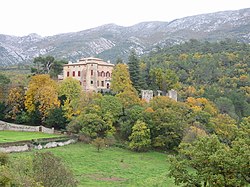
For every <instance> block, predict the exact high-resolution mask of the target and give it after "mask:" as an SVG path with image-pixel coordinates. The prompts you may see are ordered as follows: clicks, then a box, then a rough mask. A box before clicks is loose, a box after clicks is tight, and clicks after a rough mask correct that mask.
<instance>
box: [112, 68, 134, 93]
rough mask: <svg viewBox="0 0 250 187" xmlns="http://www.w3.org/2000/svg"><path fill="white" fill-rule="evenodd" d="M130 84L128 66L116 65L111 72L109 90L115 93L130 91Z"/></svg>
mask: <svg viewBox="0 0 250 187" xmlns="http://www.w3.org/2000/svg"><path fill="white" fill-rule="evenodd" d="M131 88H132V82H131V80H130V76H129V72H128V66H127V65H125V64H117V65H116V66H115V68H114V70H113V71H112V81H111V90H112V91H113V92H115V93H120V92H123V91H125V90H127V89H130V90H131Z"/></svg>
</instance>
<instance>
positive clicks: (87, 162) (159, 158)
mask: <svg viewBox="0 0 250 187" xmlns="http://www.w3.org/2000/svg"><path fill="white" fill-rule="evenodd" d="M41 151H51V152H52V153H54V154H55V155H56V156H58V157H60V158H61V159H62V160H63V162H64V164H66V165H67V166H68V167H69V168H70V169H71V170H72V171H73V173H74V175H75V176H76V179H77V180H78V181H79V184H78V186H79V187H81V186H107V187H108V186H166V187H174V186H175V185H174V182H173V180H172V179H170V178H169V177H168V176H167V174H168V169H169V161H168V159H167V158H168V155H167V154H163V153H159V152H153V151H152V152H146V153H136V152H132V151H129V150H125V149H121V148H117V147H108V148H104V149H101V151H100V152H97V150H96V148H95V147H93V146H92V145H88V144H83V143H76V144H71V145H68V146H64V147H57V148H52V149H47V150H41ZM29 155H31V152H25V153H13V154H12V156H13V157H22V156H29Z"/></svg>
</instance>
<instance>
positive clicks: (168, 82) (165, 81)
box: [150, 68, 179, 92]
mask: <svg viewBox="0 0 250 187" xmlns="http://www.w3.org/2000/svg"><path fill="white" fill-rule="evenodd" d="M150 77H151V79H152V80H153V83H154V84H156V85H157V86H158V89H160V90H162V91H163V92H166V91H168V90H171V89H177V88H178V87H179V78H178V76H177V75H176V73H175V72H174V71H172V70H170V69H167V70H166V71H163V70H162V69H161V68H153V69H151V70H150Z"/></svg>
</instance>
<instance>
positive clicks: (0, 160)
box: [0, 152, 9, 166]
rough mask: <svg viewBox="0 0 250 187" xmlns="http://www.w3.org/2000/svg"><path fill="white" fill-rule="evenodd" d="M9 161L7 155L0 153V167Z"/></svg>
mask: <svg viewBox="0 0 250 187" xmlns="http://www.w3.org/2000/svg"><path fill="white" fill-rule="evenodd" d="M8 161H9V155H8V154H7V153H3V152H0V165H1V166H2V165H6V164H7V163H8Z"/></svg>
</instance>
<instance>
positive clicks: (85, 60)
mask: <svg viewBox="0 0 250 187" xmlns="http://www.w3.org/2000/svg"><path fill="white" fill-rule="evenodd" d="M86 64H98V65H104V66H114V64H111V63H110V62H104V61H103V60H102V59H100V58H95V57H88V58H82V59H80V60H79V61H78V62H75V63H72V62H69V63H68V64H65V65H64V66H75V65H86Z"/></svg>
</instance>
